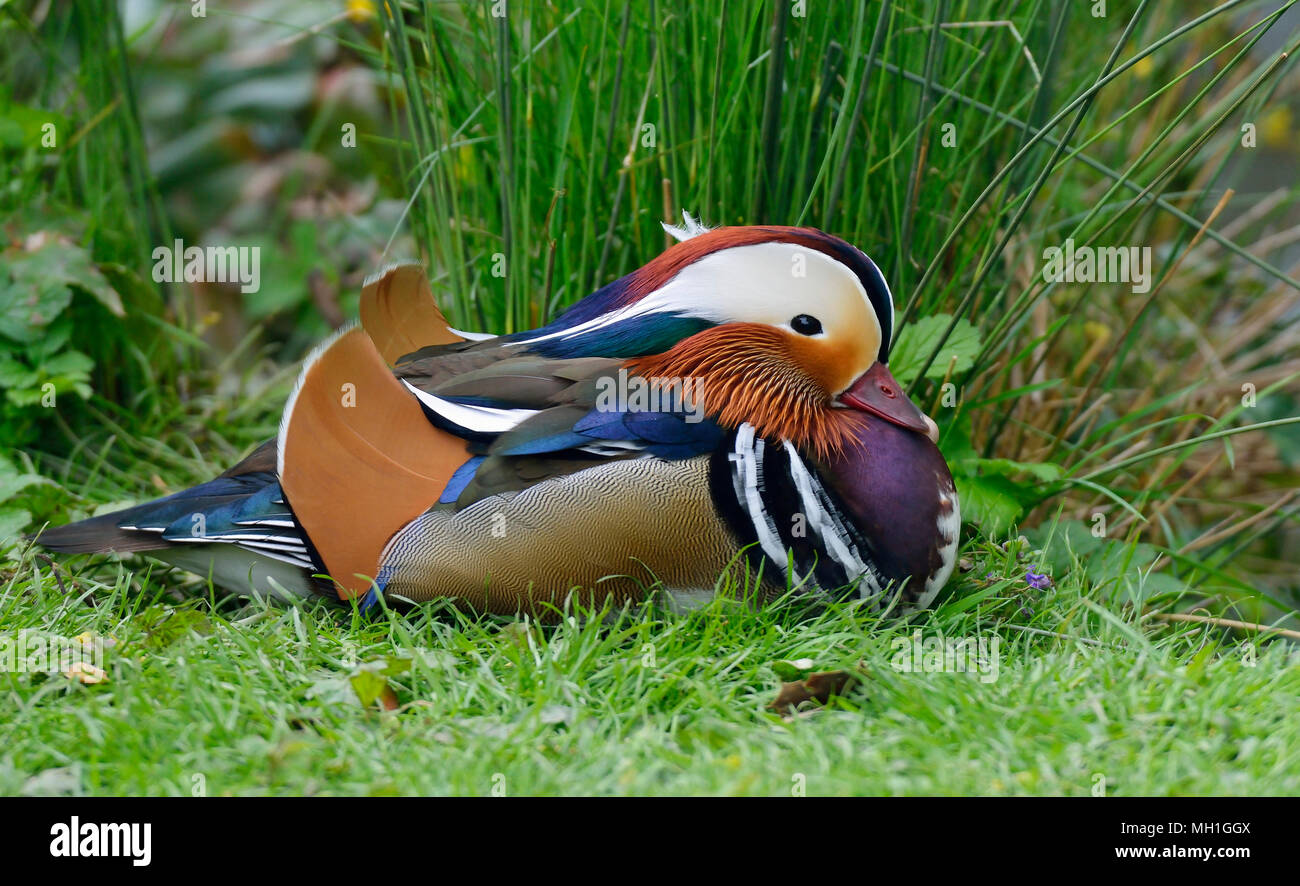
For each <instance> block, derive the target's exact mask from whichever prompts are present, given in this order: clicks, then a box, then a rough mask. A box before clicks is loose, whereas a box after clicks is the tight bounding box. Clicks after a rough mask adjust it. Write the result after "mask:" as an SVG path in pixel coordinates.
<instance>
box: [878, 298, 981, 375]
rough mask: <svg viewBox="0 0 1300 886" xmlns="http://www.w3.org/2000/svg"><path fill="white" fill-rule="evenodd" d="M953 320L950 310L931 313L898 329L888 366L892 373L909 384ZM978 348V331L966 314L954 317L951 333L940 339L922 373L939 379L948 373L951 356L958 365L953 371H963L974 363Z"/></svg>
mask: <svg viewBox="0 0 1300 886" xmlns="http://www.w3.org/2000/svg"><path fill="white" fill-rule="evenodd" d="M951 322H952V315H951V314H931V315H930V316H929V317H924V318H922V319H920V320H917V321H915V322H913V323H910V324H909V325H907V326H906V327H904V328H903V329H902V330H900V331H899V333H898V341H897V342H896V343H895V345H894V347H893V348H892V349H891V351H890V356H889V368H890V370H891V371H892V372H893V373H894V377H895V378H897V379H898V380H899V382H901V383H902V384H904V385H910V384H911V383H912V382H913V381H915V380H916V376H917V374H918V373H919V372H920V371H921V365H922V364H923V363H924V362H925V360H926V358H927V357H929V356H930V353H931V352H932V351H933V350H934V349H935V346H936V345H938V344H939V339H940V338H941V337H942V336H943V333H944V330H946V329H947V328H948V324H949V323H951ZM979 352H980V332H979V330H978V329H976V328H975V326H973V325H972V324H971V323H970V321H968V320H967V319H966V318H964V317H963V318H962V319H960V320H958V321H957V325H956V326H955V327H954V328H953V330H952V335H950V336H948V340H947V341H946V342H944V343H943V348H942V349H941V350H940V351H939V354H938V356H936V357H935V358H934V362H933V363H931V364H930V368H929V369H927V370H926V372H925V377H926V378H928V379H932V380H936V381H937V380H939V379H942V378H943V377H944V376H945V375H947V374H948V364H949V363H950V362H951V361H952V358H953V357H956V358H957V365H956V366H955V367H954V368H953V373H954V374H956V373H958V372H965V371H966V370H967V369H970V368H971V366H973V365H974V363H975V357H976V356H977V355H978V354H979Z"/></svg>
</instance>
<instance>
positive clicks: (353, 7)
mask: <svg viewBox="0 0 1300 886" xmlns="http://www.w3.org/2000/svg"><path fill="white" fill-rule="evenodd" d="M346 5H347V9H348V18H350V19H352V21H354V22H363V21H365V20H366V19H370V18H374V17H375V4H374V0H347V4H346Z"/></svg>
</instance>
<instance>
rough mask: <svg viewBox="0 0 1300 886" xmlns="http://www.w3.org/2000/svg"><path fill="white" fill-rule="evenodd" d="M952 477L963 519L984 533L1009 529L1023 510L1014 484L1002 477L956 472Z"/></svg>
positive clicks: (989, 533) (1001, 531) (988, 533)
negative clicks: (958, 473) (976, 475)
mask: <svg viewBox="0 0 1300 886" xmlns="http://www.w3.org/2000/svg"><path fill="white" fill-rule="evenodd" d="M953 480H954V481H955V482H956V484H957V496H958V498H959V499H960V500H961V516H962V519H963V520H965V521H967V522H970V523H974V524H976V525H977V526H979V527H980V529H982V530H983V532H984V534H985V535H987V536H995V535H1002V534H1005V533H1006V532H1008V531H1009V530H1010V529H1011V527H1012V526H1013V525H1014V524H1015V522H1016V520H1018V519H1019V518H1020V515H1021V513H1022V512H1023V511H1024V507H1023V506H1022V505H1021V504H1020V498H1019V496H1018V495H1017V492H1018V489H1017V487H1016V485H1015V484H1014V483H1012V482H1011V481H1010V480H1008V479H1006V478H1005V477H997V476H993V477H973V476H968V475H957V476H954V477H953Z"/></svg>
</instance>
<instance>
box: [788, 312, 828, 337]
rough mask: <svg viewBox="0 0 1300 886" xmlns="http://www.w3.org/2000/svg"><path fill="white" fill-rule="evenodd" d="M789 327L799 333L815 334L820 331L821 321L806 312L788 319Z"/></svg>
mask: <svg viewBox="0 0 1300 886" xmlns="http://www.w3.org/2000/svg"><path fill="white" fill-rule="evenodd" d="M790 328H791V329H793V330H794V331H795V332H797V333H799V334H800V335H816V334H817V333H819V332H821V331H822V321H820V320H818V319H817V318H816V317H811V316H809V315H808V314H800V315H799V316H797V317H795V318H794V319H793V320H791V321H790Z"/></svg>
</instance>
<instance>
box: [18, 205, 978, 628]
mask: <svg viewBox="0 0 1300 886" xmlns="http://www.w3.org/2000/svg"><path fill="white" fill-rule="evenodd" d="M664 227H665V230H666V231H668V233H670V234H672V235H673V236H674V237H675V238H676V239H677V240H678V241H679V242H677V243H675V244H674V245H672V246H670V247H669V248H668V249H667V250H666V251H664V252H663V253H662V254H661V255H659V256H658V257H657V258H655V259H654V260H652V261H651V262H650V263H648V264H646V265H645V266H644V267H641V268H639V269H638V270H636V271H633V272H632V273H630V274H628V275H627V276H624V277H622V278H620V279H618V280H615V281H614V282H612V283H610V284H608V285H606V286H604V287H603V288H601V289H599V290H598V291H596V292H594V293H593V294H591V295H589V296H587V297H586V298H584V299H582V300H581V301H579V302H577V303H576V304H574V305H573V306H572V307H570V308H569V309H568V310H566V311H564V312H563V313H562V314H561V315H560V316H559V317H558V318H556V319H555V320H554V321H552V322H550V323H549V324H547V325H545V326H542V327H540V328H537V329H532V330H529V331H527V332H519V333H514V334H510V335H501V336H490V335H484V334H481V333H469V332H461V331H459V330H456V329H453V328H451V327H450V326H449V325H448V323H447V322H446V320H445V319H444V317H443V315H442V313H441V312H440V311H439V310H438V308H437V306H436V304H435V302H434V298H433V295H432V292H431V290H430V287H429V283H428V280H427V278H426V275H425V273H424V270H423V268H422V267H421V266H420V265H417V264H399V265H395V266H391V267H389V268H387V269H385V270H384V271H383V272H381V273H379V274H377V275H375V276H373V277H371V278H370V279H369V280H367V281H366V284H365V286H364V290H363V294H362V300H361V308H360V314H361V323H360V325H359V326H353V327H351V328H347V329H345V330H343V331H342V332H340V333H339V334H337V335H336V336H335V337H334V338H332V339H331V340H329V341H328V342H326V343H325V344H323V345H322V346H321V347H319V348H318V349H317V350H316V351H315V352H313V353H312V354H311V355H309V356H308V357H307V359H306V360H305V362H304V366H303V369H302V372H301V375H300V376H299V379H298V383H297V386H296V388H295V389H294V390H293V393H292V394H291V396H290V397H289V400H288V403H287V405H286V406H285V409H284V413H283V418H282V420H281V424H280V429H279V434H278V436H277V437H276V438H275V439H274V440H270V441H267V442H266V443H264V444H263V445H262V446H261V447H259V448H258V449H256V450H254V451H253V452H252V453H251V454H250V455H249V456H248V457H247V458H245V459H244V460H243V461H241V462H240V463H239V464H237V465H235V466H234V467H232V468H230V469H229V470H228V471H226V472H225V473H223V474H221V475H220V476H219V477H217V478H216V479H214V480H212V481H210V482H207V483H204V484H202V485H200V486H196V487H194V488H192V489H187V490H185V491H183V492H178V493H176V494H174V495H170V496H168V497H166V498H162V499H158V500H156V501H151V502H148V503H146V504H142V505H139V506H137V507H133V508H129V509H127V510H124V511H118V512H115V513H111V514H107V515H104V516H98V517H93V518H91V519H88V520H84V521H81V522H79V523H73V524H70V525H66V526H61V527H57V528H54V529H51V530H47V531H46V532H45V533H44V535H43V536H41V537H40V542H41V543H42V544H44V545H45V547H47V548H50V549H53V550H55V551H63V552H88V551H119V552H127V551H143V552H148V553H149V554H150V555H151V556H154V557H157V558H159V559H161V560H164V561H166V562H169V563H172V564H175V565H177V566H180V567H182V568H184V569H188V570H190V571H193V572H197V573H199V574H202V575H205V576H209V577H210V578H211V580H212V581H213V582H214V583H216V584H218V585H220V586H222V587H224V588H227V589H229V590H233V591H236V592H239V593H245V594H246V593H249V592H250V591H251V592H254V593H259V592H260V593H267V594H270V595H273V596H279V597H284V598H295V597H311V596H313V595H318V594H323V595H327V596H330V597H336V598H338V599H342V600H347V599H351V598H360V599H359V603H360V605H361V606H362V607H363V608H368V607H369V606H371V605H373V604H374V603H375V602H377V600H378V595H381V594H382V595H385V597H386V598H390V599H402V600H404V601H416V602H418V601H426V600H430V599H433V598H440V597H442V598H455V599H456V600H458V601H459V602H460V603H461V604H464V605H468V606H470V607H473V608H477V609H480V610H486V611H491V612H498V613H504V614H514V613H519V612H535V613H540V612H542V611H545V610H549V609H551V608H552V607H554V606H560V605H562V604H563V602H564V600H565V598H566V597H568V596H569V595H571V594H577V595H579V596H580V597H581V598H582V599H584V600H586V601H588V602H597V603H599V602H603V601H604V600H606V599H608V598H610V597H612V598H613V599H614V602H615V603H616V604H621V603H624V602H627V601H634V600H639V599H641V598H642V597H644V596H645V594H646V593H647V591H648V589H652V588H654V587H659V588H661V589H662V590H663V591H664V592H666V594H667V595H668V597H669V603H670V605H673V604H676V605H678V606H681V605H685V606H687V607H691V606H694V605H699V603H700V602H702V601H704V600H707V599H708V598H710V597H712V596H713V595H714V594H715V589H716V588H718V587H721V586H722V581H721V579H720V576H722V575H724V574H726V573H727V572H728V570H730V569H732V568H741V569H744V570H745V571H746V575H747V576H748V579H747V580H752V583H751V584H747V585H746V586H747V587H755V588H758V589H759V590H760V591H761V593H760V594H759V597H760V599H770V598H771V597H773V596H776V595H778V594H780V593H782V592H785V591H787V590H789V589H790V588H794V589H796V591H797V592H799V593H810V594H815V595H818V596H822V597H827V596H829V595H832V594H836V593H840V594H848V595H856V596H857V597H860V598H865V599H868V600H869V601H870V603H871V605H873V606H877V607H878V606H880V605H883V604H884V602H885V601H886V599H888V600H889V601H895V602H897V601H901V603H902V604H903V606H904V608H905V609H913V608H922V607H925V606H927V605H928V604H929V603H930V601H931V600H933V599H934V597H935V595H936V594H937V593H938V591H939V589H940V588H941V587H942V586H943V584H944V583H945V581H947V579H948V576H949V574H950V573H951V571H952V568H953V562H954V560H955V557H956V551H957V542H958V531H959V526H960V515H959V510H958V500H957V494H956V491H955V489H954V486H953V481H952V476H951V474H950V473H949V471H948V466H947V464H946V463H945V462H944V459H943V457H942V455H941V454H940V452H939V449H938V448H937V446H936V445H935V443H936V440H937V436H938V434H937V429H936V426H935V424H934V422H933V421H931V420H930V419H929V418H928V417H927V416H925V415H924V414H923V413H922V412H921V411H920V410H919V409H918V408H917V407H916V406H915V405H914V404H913V403H912V402H911V400H909V398H908V397H907V395H906V394H905V393H904V391H903V389H902V387H901V386H900V385H899V384H898V382H896V381H895V380H894V378H893V376H892V375H891V374H890V372H889V369H888V361H889V351H890V344H891V342H892V340H893V336H894V328H893V326H894V310H893V303H892V298H891V295H890V291H889V287H888V285H887V284H886V282H885V279H884V277H883V276H882V274H881V272H880V270H879V269H878V268H877V267H876V265H875V264H874V263H873V262H872V261H871V259H870V258H868V257H867V256H866V255H865V254H864V253H862V252H861V251H859V250H858V249H857V248H855V247H853V246H851V245H850V244H848V243H847V242H845V241H844V240H841V239H839V238H837V237H833V236H830V235H828V234H825V233H822V232H821V231H818V230H815V229H812V228H798V227H776V226H757V227H721V228H713V229H709V228H705V227H703V226H702V225H699V224H698V223H697V222H695V220H694V219H691V218H690V216H689V215H687V216H686V224H685V225H684V226H682V227H670V226H668V225H665V226H664ZM895 595H899V596H898V597H897V598H896V597H895Z"/></svg>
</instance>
